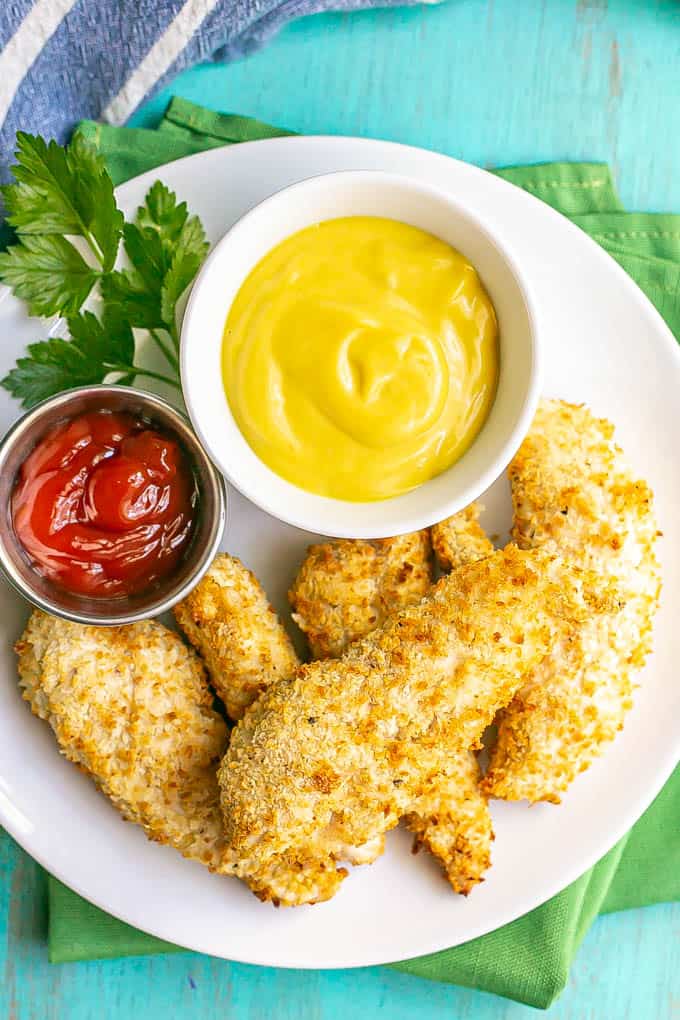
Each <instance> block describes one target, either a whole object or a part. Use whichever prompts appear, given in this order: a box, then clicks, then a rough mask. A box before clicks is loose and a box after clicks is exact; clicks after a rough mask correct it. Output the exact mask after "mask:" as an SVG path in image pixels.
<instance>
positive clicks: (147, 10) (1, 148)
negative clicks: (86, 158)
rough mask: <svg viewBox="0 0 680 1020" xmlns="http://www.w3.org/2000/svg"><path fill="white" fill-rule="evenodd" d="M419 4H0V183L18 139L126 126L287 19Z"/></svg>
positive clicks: (16, 0) (319, 0) (33, 0)
mask: <svg viewBox="0 0 680 1020" xmlns="http://www.w3.org/2000/svg"><path fill="white" fill-rule="evenodd" d="M415 2H417V0H0V179H6V178H7V166H8V164H9V163H11V162H12V152H13V149H14V139H15V135H16V132H17V130H22V131H31V132H35V133H38V134H42V135H43V136H45V137H52V138H56V139H58V140H59V141H61V142H63V141H65V140H66V138H67V137H68V135H69V134H70V132H71V131H72V129H73V127H74V125H75V124H76V123H77V122H78V121H79V120H81V119H82V118H84V117H87V118H94V119H97V118H103V119H104V120H106V121H108V122H109V123H112V124H123V123H124V122H125V121H126V120H127V119H128V117H129V116H130V114H131V113H132V112H133V111H134V110H135V109H136V107H137V106H139V104H140V103H142V102H143V101H144V100H145V99H146V98H147V97H148V96H149V95H150V94H151V93H153V92H154V91H156V90H157V89H159V88H160V87H161V86H162V85H164V84H166V82H167V81H168V80H169V79H170V78H172V77H173V75H176V74H177V73H178V72H179V71H182V70H184V69H185V68H186V67H189V66H191V65H192V64H196V63H199V62H200V61H207V60H231V59H233V58H235V57H240V56H243V55H244V54H246V53H248V52H250V51H251V50H253V49H255V48H256V47H257V46H260V45H261V44H262V43H263V42H265V41H266V40H267V39H268V38H269V37H270V36H271V35H272V34H273V33H274V32H275V31H276V30H277V29H278V28H280V27H281V25H283V24H284V23H285V22H286V21H289V20H290V19H291V18H296V17H300V16H301V15H305V14H314V13H317V12H319V11H328V10H357V9H360V8H367V7H376V6H383V7H386V6H397V5H398V4H403V3H415Z"/></svg>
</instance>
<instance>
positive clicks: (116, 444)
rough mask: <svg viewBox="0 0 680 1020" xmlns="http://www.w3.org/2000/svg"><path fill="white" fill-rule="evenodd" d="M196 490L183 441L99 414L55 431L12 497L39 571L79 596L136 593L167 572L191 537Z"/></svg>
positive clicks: (128, 418) (20, 533)
mask: <svg viewBox="0 0 680 1020" xmlns="http://www.w3.org/2000/svg"><path fill="white" fill-rule="evenodd" d="M196 500H197V491H196V485H195V481H194V477H193V473H192V471H191V467H190V466H189V464H188V463H187V459H186V456H185V454H184V453H183V451H182V449H181V447H180V445H179V444H178V443H177V441H176V440H175V439H173V438H171V437H170V436H167V435H165V434H163V433H162V432H160V431H158V430H157V429H155V428H153V427H152V426H150V425H149V424H148V423H147V422H145V421H143V420H142V419H139V418H135V417H133V416H132V415H127V414H114V413H112V412H110V411H94V412H90V413H87V414H82V415H79V416H78V417H76V418H71V419H69V420H68V421H65V422H62V423H61V424H59V425H56V426H55V427H54V428H53V429H51V430H50V431H49V432H48V433H47V434H46V435H45V436H44V437H43V438H42V439H41V440H40V442H39V443H38V444H37V446H36V447H35V448H34V449H33V450H32V452H31V453H30V454H29V456H28V457H27V458H26V460H25V461H24V463H23V464H22V466H21V468H20V470H19V473H18V477H17V481H16V484H15V487H14V492H13V494H12V520H13V523H14V530H15V532H16V535H17V538H18V539H19V541H20V542H21V544H22V545H23V547H24V549H25V550H26V553H27V554H28V557H29V558H30V560H31V561H32V564H33V566H34V568H35V569H36V570H37V571H38V572H39V573H41V574H42V575H43V576H45V577H47V578H48V579H49V580H50V581H53V582H55V583H56V584H58V585H60V586H61V587H62V588H65V589H67V590H68V591H70V592H73V593H74V594H77V595H87V596H90V597H94V598H97V597H99V598H111V597H117V596H125V595H134V594H136V593H137V592H139V591H141V590H143V589H145V588H149V587H151V586H152V585H153V584H154V582H155V581H158V580H159V579H160V578H162V577H163V576H165V575H166V574H168V573H170V572H171V571H172V570H173V568H174V567H175V566H176V564H177V563H178V561H179V560H180V559H181V557H182V554H183V553H184V550H185V549H186V547H187V544H188V542H189V541H190V539H191V534H192V529H193V524H194V519H195V514H196Z"/></svg>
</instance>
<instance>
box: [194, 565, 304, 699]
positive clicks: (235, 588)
mask: <svg viewBox="0 0 680 1020" xmlns="http://www.w3.org/2000/svg"><path fill="white" fill-rule="evenodd" d="M174 613H175V619H176V620H177V623H178V624H179V626H180V627H181V628H182V630H183V631H184V633H185V634H186V636H187V637H188V639H189V641H191V643H192V645H193V646H194V647H195V648H196V649H197V650H198V651H199V652H200V654H201V656H202V657H203V659H204V661H205V664H206V666H207V669H208V674H209V676H210V680H211V683H212V685H213V687H214V688H215V690H216V691H217V693H218V695H219V696H220V698H221V699H222V701H223V702H224V705H225V707H226V709H227V712H228V714H229V716H230V717H231V718H232V719H240V718H241V716H242V715H243V713H244V712H245V710H246V708H247V707H248V705H250V704H252V702H253V701H255V699H256V698H257V697H258V696H259V694H260V693H261V691H263V690H264V689H265V688H266V687H268V686H269V684H271V683H273V682H274V681H275V680H280V679H282V678H285V677H288V676H290V675H291V674H292V673H293V672H294V670H295V669H296V668H297V667H298V666H299V664H300V660H299V659H298V657H297V655H296V653H295V649H294V648H293V645H292V642H291V640H290V638H289V637H288V634H287V633H286V631H285V630H284V628H283V625H282V624H281V621H280V620H279V618H278V616H277V615H276V613H275V612H274V610H273V609H272V607H271V606H270V604H269V601H268V600H267V596H266V595H265V593H264V591H263V590H262V588H261V586H260V582H259V581H258V580H257V578H256V577H255V575H254V574H253V573H252V572H251V571H250V570H248V569H247V568H246V567H244V566H243V564H242V563H241V561H240V560H238V559H236V557H234V556H228V555H227V554H226V553H221V554H219V555H218V556H216V557H215V559H214V561H213V563H212V565H211V567H210V569H209V570H208V572H207V574H206V575H205V576H204V577H203V579H202V580H201V581H200V582H199V584H197V585H196V587H195V588H194V589H193V591H192V592H190V593H189V595H187V597H186V598H185V599H183V600H182V601H181V602H179V603H178V604H177V605H176V606H175V609H174Z"/></svg>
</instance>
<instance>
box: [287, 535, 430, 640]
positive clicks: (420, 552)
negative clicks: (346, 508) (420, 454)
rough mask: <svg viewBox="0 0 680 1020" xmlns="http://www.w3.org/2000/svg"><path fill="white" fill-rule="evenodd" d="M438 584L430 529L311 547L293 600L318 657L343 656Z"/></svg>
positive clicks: (298, 619) (297, 617) (295, 613)
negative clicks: (387, 619) (353, 643)
mask: <svg viewBox="0 0 680 1020" xmlns="http://www.w3.org/2000/svg"><path fill="white" fill-rule="evenodd" d="M431 583H432V547H431V545H430V536H429V533H428V531H427V530H425V531H414V532H411V533H409V534H407V535H398V536H397V537H396V538H380V539H375V540H373V541H370V542H368V541H357V540H355V539H340V540H338V541H335V542H324V543H323V544H321V545H312V546H310V548H309V550H308V552H307V556H306V558H305V560H304V562H303V564H302V566H301V567H300V570H299V572H298V575H297V577H296V579H295V582H294V584H293V587H292V588H291V590H290V591H289V593H288V599H289V601H290V604H291V606H292V607H293V619H294V620H295V622H296V623H297V625H298V626H299V627H300V629H301V630H302V631H304V633H305V634H306V635H307V640H308V642H309V648H310V651H311V654H312V658H313V659H327V658H337V657H338V656H339V655H341V654H342V652H343V651H344V650H345V648H346V647H347V645H348V644H350V642H351V641H355V640H356V639H357V638H359V637H363V636H364V635H365V634H369V633H370V632H371V631H372V630H374V629H375V628H376V627H377V626H379V625H380V624H381V623H382V622H383V620H385V619H386V617H387V616H389V615H390V613H393V612H396V611H398V610H399V609H401V607H402V606H410V605H412V604H413V603H414V602H417V601H418V599H420V598H421V597H422V596H423V595H424V594H425V593H426V592H427V591H428V589H429V587H430V585H431Z"/></svg>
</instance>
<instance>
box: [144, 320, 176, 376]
mask: <svg viewBox="0 0 680 1020" xmlns="http://www.w3.org/2000/svg"><path fill="white" fill-rule="evenodd" d="M149 333H150V334H151V336H152V337H153V339H154V340H155V341H156V343H157V344H158V346H159V347H160V349H161V351H162V352H163V354H164V355H165V357H166V358H167V360H168V361H169V362H170V364H171V365H172V367H173V368H174V369H175V371H176V372H177V371H179V361H178V360H177V355H176V354H175V352H174V351H173V350H172V348H171V347H170V345H169V344H167V343H166V342H165V340H164V339H163V337H162V336H161V335H160V333H159V332H158V330H157V329H150V330H149Z"/></svg>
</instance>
